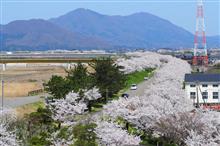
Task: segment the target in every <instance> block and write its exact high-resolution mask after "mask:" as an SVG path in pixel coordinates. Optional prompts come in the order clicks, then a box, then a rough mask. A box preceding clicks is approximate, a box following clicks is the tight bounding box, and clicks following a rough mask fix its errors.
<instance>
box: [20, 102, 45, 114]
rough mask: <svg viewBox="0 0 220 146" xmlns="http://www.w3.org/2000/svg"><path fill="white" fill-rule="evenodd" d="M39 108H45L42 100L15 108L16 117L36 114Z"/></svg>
mask: <svg viewBox="0 0 220 146" xmlns="http://www.w3.org/2000/svg"><path fill="white" fill-rule="evenodd" d="M39 107H45V105H44V102H43V99H42V101H38V102H35V103H30V104H26V105H23V106H21V107H18V108H16V114H17V116H18V117H20V118H22V117H24V115H26V114H30V113H32V112H36V111H37V109H38V108H39Z"/></svg>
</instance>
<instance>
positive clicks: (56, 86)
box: [43, 75, 69, 99]
mask: <svg viewBox="0 0 220 146" xmlns="http://www.w3.org/2000/svg"><path fill="white" fill-rule="evenodd" d="M43 85H44V89H45V91H47V92H48V93H49V94H51V95H52V96H53V98H56V99H60V98H65V95H66V94H67V93H68V92H69V87H68V84H67V81H66V79H65V78H63V77H61V76H56V75H53V76H52V77H51V79H50V80H49V81H48V82H47V83H44V84H43Z"/></svg>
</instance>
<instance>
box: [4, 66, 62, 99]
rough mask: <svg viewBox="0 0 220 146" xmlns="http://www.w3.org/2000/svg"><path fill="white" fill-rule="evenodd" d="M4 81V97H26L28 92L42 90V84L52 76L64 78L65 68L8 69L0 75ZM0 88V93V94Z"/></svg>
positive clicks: (30, 67) (31, 67) (29, 67)
mask: <svg viewBox="0 0 220 146" xmlns="http://www.w3.org/2000/svg"><path fill="white" fill-rule="evenodd" d="M0 75H1V77H2V79H3V80H4V96H5V97H22V96H28V92H30V91H33V90H38V89H43V86H42V84H43V83H44V82H46V81H48V80H49V79H50V78H51V76H52V75H60V76H65V75H66V72H65V68H64V67H59V66H28V67H20V66H19V67H16V66H15V67H10V68H7V69H6V71H4V72H3V71H1V73H0ZM1 90H2V89H1V88H0V93H1Z"/></svg>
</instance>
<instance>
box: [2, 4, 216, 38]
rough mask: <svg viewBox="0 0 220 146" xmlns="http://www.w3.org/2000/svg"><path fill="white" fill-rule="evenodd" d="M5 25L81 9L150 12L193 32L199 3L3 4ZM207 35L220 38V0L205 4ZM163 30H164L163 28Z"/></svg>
mask: <svg viewBox="0 0 220 146" xmlns="http://www.w3.org/2000/svg"><path fill="white" fill-rule="evenodd" d="M0 1H1V24H7V23H9V22H11V21H13V20H24V19H25V20H26V19H31V18H43V19H49V18H51V17H57V16H60V15H63V14H65V13H67V12H69V11H72V10H74V9H77V8H88V9H91V10H94V11H96V12H99V13H102V14H107V15H129V14H132V13H136V12H149V13H152V14H154V15H157V16H159V17H162V18H165V19H167V20H169V21H171V22H172V23H174V24H177V25H178V26H181V27H183V28H185V29H187V30H189V31H190V32H194V30H195V17H196V1H197V0H120V1H119V0H84V1H83V0H78V1H76V0H0ZM204 4H205V8H204V9H205V23H206V31H207V35H220V0H204ZM161 27H162V26H161Z"/></svg>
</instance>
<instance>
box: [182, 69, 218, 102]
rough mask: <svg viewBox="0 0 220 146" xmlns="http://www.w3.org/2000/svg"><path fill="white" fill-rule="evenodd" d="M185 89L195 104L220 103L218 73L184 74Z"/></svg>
mask: <svg viewBox="0 0 220 146" xmlns="http://www.w3.org/2000/svg"><path fill="white" fill-rule="evenodd" d="M185 91H186V94H187V97H188V98H189V99H191V100H192V101H193V103H195V104H197V103H198V102H199V104H200V105H209V106H213V105H214V106H217V105H220V74H201V73H200V74H186V75H185ZM197 97H198V98H197Z"/></svg>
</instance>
